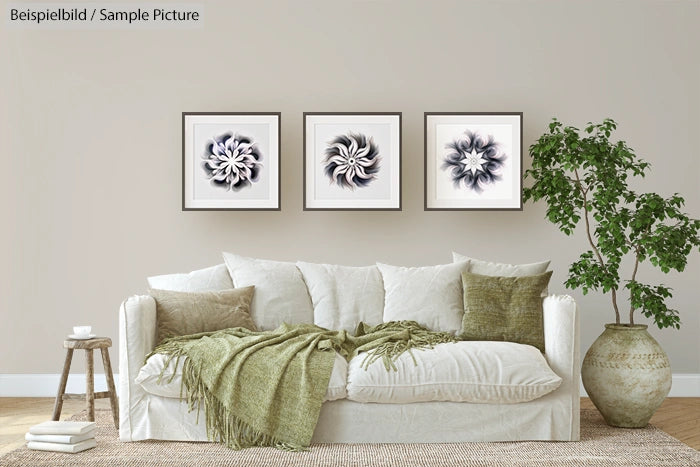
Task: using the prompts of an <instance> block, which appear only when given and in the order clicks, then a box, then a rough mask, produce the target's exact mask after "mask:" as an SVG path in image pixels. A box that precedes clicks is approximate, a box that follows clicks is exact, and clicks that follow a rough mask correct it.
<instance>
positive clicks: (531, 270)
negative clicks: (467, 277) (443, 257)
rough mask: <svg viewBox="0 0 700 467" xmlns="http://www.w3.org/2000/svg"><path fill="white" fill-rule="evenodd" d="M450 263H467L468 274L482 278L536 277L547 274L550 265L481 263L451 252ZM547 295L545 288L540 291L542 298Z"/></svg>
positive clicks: (547, 262)
mask: <svg viewBox="0 0 700 467" xmlns="http://www.w3.org/2000/svg"><path fill="white" fill-rule="evenodd" d="M452 261H454V262H455V263H456V262H458V261H469V268H468V269H467V271H468V272H472V273H474V274H481V275H482V276H499V277H522V276H536V275H537V274H543V273H545V272H547V268H548V267H549V263H550V261H542V262H539V263H526V264H507V263H493V262H491V261H482V260H480V259H474V258H470V257H469V256H464V255H460V254H459V253H455V252H454V251H453V252H452ZM547 295H549V290H548V289H547V288H545V289H544V290H543V291H542V296H543V297H546V296H547Z"/></svg>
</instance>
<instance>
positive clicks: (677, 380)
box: [581, 373, 700, 397]
mask: <svg viewBox="0 0 700 467" xmlns="http://www.w3.org/2000/svg"><path fill="white" fill-rule="evenodd" d="M672 378H673V380H672V382H671V392H669V393H668V397H700V373H674V374H673V375H672ZM581 397H588V393H587V392H586V390H585V389H584V388H583V383H581Z"/></svg>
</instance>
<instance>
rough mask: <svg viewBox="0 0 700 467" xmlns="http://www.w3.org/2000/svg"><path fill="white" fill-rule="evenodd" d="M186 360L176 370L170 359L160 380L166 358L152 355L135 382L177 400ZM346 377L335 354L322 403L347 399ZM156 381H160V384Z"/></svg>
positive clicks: (344, 365)
mask: <svg viewBox="0 0 700 467" xmlns="http://www.w3.org/2000/svg"><path fill="white" fill-rule="evenodd" d="M186 359H187V357H183V358H181V359H180V361H179V362H178V365H177V368H176V367H175V359H172V360H171V361H170V363H169V364H168V367H167V368H166V369H165V371H164V372H163V377H162V378H160V374H161V371H162V370H163V366H164V365H165V362H166V360H167V357H166V356H165V355H163V354H155V355H152V356H151V357H150V358H149V359H148V360H146V364H145V365H144V366H143V367H141V369H140V370H139V374H138V375H137V376H136V380H135V381H136V383H138V384H140V385H141V387H143V389H144V390H145V391H146V392H148V393H151V394H153V395H156V396H161V397H169V398H176V399H177V398H179V397H180V385H181V384H182V365H184V363H185V360H186ZM173 374H174V376H173ZM347 377H348V362H347V361H346V360H345V358H343V357H341V356H340V355H339V354H337V353H336V354H335V362H334V363H333V370H332V372H331V379H330V381H329V383H328V389H327V390H326V395H325V397H324V399H323V400H324V402H326V401H334V400H336V399H345V398H346V397H347V391H346V386H347ZM171 378H172V380H171ZM158 379H160V383H159V382H158ZM183 396H184V394H183Z"/></svg>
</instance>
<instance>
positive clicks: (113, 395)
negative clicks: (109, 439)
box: [100, 347, 119, 430]
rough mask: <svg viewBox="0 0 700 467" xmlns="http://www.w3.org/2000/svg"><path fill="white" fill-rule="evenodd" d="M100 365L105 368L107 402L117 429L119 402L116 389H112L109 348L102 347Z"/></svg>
mask: <svg viewBox="0 0 700 467" xmlns="http://www.w3.org/2000/svg"><path fill="white" fill-rule="evenodd" d="M100 350H101V351H102V366H104V369H105V378H106V379H107V389H108V390H109V403H110V405H111V406H112V418H114V427H115V428H116V429H117V430H118V429H119V404H118V403H117V390H116V389H114V376H113V375H112V364H111V363H110V361H109V349H108V348H107V347H102V348H101V349H100Z"/></svg>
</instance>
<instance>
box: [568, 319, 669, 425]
mask: <svg viewBox="0 0 700 467" xmlns="http://www.w3.org/2000/svg"><path fill="white" fill-rule="evenodd" d="M581 379H582V380H583V386H584V387H585V388H586V391H587V392H588V396H589V397H590V398H591V401H593V404H595V406H596V407H597V408H598V410H599V411H600V413H601V414H602V415H603V418H604V419H605V422H606V423H607V424H608V425H611V426H618V427H625V428H641V427H644V426H646V425H647V424H648V423H649V419H650V418H651V416H652V415H654V412H656V409H658V408H659V406H660V405H661V403H662V402H663V401H664V399H665V398H666V396H667V395H668V392H669V391H670V390H671V365H670V363H669V361H668V356H667V355H666V352H664V350H663V349H662V348H661V346H660V345H659V343H658V342H657V341H656V340H655V339H654V338H653V337H651V335H650V334H649V333H648V332H647V326H646V325H645V324H636V325H631V326H630V325H620V324H606V325H605V331H604V332H603V333H602V334H601V335H600V336H599V337H598V339H596V341H595V342H593V345H591V348H590V349H588V352H587V353H586V356H585V358H584V359H583V366H582V368H581Z"/></svg>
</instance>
